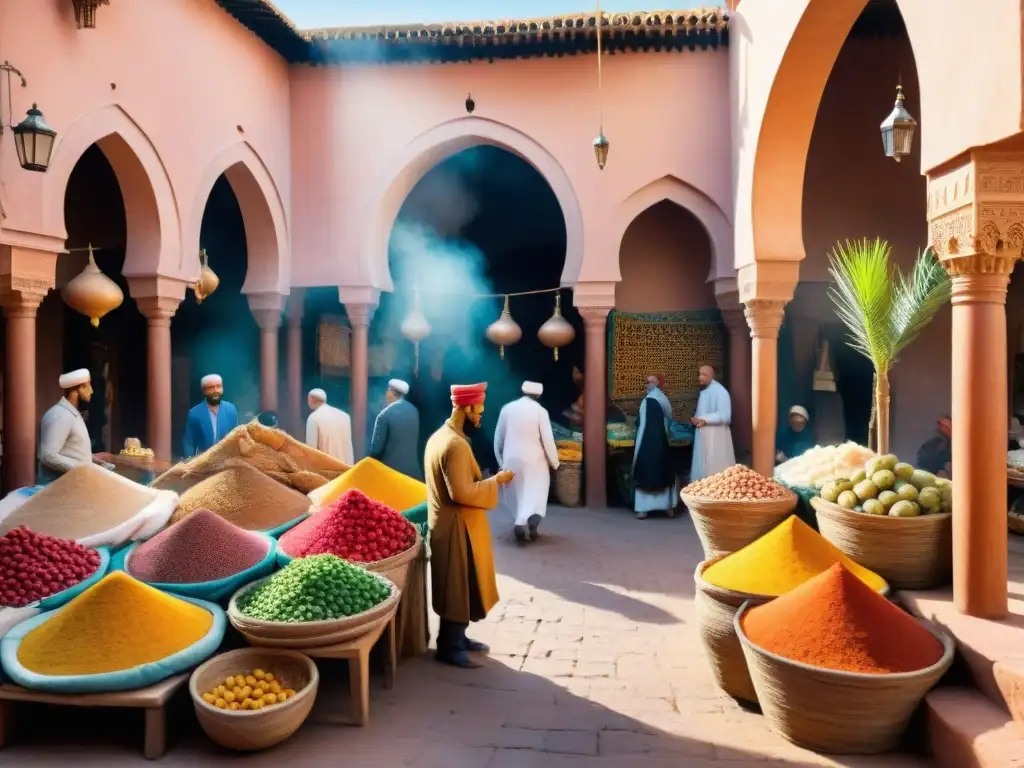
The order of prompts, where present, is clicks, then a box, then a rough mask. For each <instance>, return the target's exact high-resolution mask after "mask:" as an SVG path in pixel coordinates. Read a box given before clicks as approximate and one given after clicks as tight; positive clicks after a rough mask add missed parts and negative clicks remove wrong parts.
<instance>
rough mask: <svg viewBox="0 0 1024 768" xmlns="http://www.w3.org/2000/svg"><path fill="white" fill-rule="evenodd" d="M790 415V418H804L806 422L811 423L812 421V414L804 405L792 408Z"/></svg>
mask: <svg viewBox="0 0 1024 768" xmlns="http://www.w3.org/2000/svg"><path fill="white" fill-rule="evenodd" d="M789 415H790V416H803V417H804V421H810V420H811V414H809V413H808V412H807V409H806V408H804V407H803V406H802V405H794V406H793V407H792V408H790V409H789Z"/></svg>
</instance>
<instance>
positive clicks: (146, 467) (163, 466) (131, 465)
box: [96, 453, 171, 485]
mask: <svg viewBox="0 0 1024 768" xmlns="http://www.w3.org/2000/svg"><path fill="white" fill-rule="evenodd" d="M96 458H97V459H99V460H100V461H105V462H107V463H108V464H113V465H114V471H115V472H117V474H119V475H123V476H124V477H127V478H128V479H129V480H134V481H135V482H137V483H141V484H142V485H149V484H150V483H151V482H152V481H153V479H154V478H157V477H159V476H160V475H162V474H163V473H164V472H166V471H167V470H168V469H170V468H171V462H169V461H161V460H160V459H140V458H138V457H137V456H122V455H121V454H119V453H97V454H96Z"/></svg>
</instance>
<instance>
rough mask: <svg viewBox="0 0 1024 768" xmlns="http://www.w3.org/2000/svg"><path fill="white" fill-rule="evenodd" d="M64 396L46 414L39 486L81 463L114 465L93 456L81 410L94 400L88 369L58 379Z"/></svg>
mask: <svg viewBox="0 0 1024 768" xmlns="http://www.w3.org/2000/svg"><path fill="white" fill-rule="evenodd" d="M59 384H60V388H61V389H62V390H64V396H63V397H62V398H61V399H60V400H59V401H57V404H56V405H54V406H53V407H52V408H50V410H48V411H47V412H46V413H44V414H43V420H42V423H41V424H40V426H39V465H40V466H39V484H40V485H45V484H46V483H50V482H53V481H54V480H56V479H57V478H58V477H60V476H61V475H63V474H64V473H65V472H68V471H69V470H72V469H74V468H75V467H77V466H78V465H79V464H92V463H93V462H96V463H97V464H100V465H101V466H103V467H105V468H106V469H113V468H114V465H113V464H107V463H106V462H102V461H99V460H97V459H96V458H95V457H94V456H93V454H92V442H91V440H90V439H89V429H88V427H86V425H85V420H84V419H83V418H82V413H81V410H82V408H84V407H85V406H86V405H87V404H88V403H89V400H91V399H92V377H91V376H90V374H89V370H88V369H87V368H79V369H78V370H77V371H71V372H70V373H65V374H64V375H63V376H61V377H60V379H59Z"/></svg>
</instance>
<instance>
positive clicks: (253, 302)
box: [245, 293, 285, 331]
mask: <svg viewBox="0 0 1024 768" xmlns="http://www.w3.org/2000/svg"><path fill="white" fill-rule="evenodd" d="M245 298H246V300H247V301H248V302H249V310H250V311H251V312H252V316H253V317H254V318H256V325H258V326H259V327H260V330H262V331H269V330H276V329H278V328H280V327H281V312H282V311H283V310H284V300H285V297H284V296H282V295H281V294H280V293H250V294H248V295H247V296H246V297H245Z"/></svg>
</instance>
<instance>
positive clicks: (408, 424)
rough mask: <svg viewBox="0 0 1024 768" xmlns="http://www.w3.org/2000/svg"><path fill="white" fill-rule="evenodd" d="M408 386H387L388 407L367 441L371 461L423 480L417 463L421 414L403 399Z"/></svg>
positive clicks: (398, 383) (397, 383)
mask: <svg viewBox="0 0 1024 768" xmlns="http://www.w3.org/2000/svg"><path fill="white" fill-rule="evenodd" d="M407 394H409V385H408V384H407V383H406V382H404V381H402V380H401V379H391V381H389V382H388V391H387V395H386V396H385V397H386V398H387V403H388V404H387V405H386V406H385V407H384V410H382V411H381V412H380V413H378V414H377V420H376V421H375V422H374V423H373V437H372V438H371V439H370V457H371V458H374V459H377V461H379V462H382V463H383V464H386V465H388V466H389V467H391V468H392V469H394V470H397V471H399V472H401V473H402V474H405V475H408V476H409V477H414V478H416V479H417V480H422V479H423V470H422V469H421V468H420V461H419V441H420V412H419V411H418V410H417V409H416V406H415V405H413V404H412V403H410V402H409V401H408V400H406V399H405V396H406V395H407Z"/></svg>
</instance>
